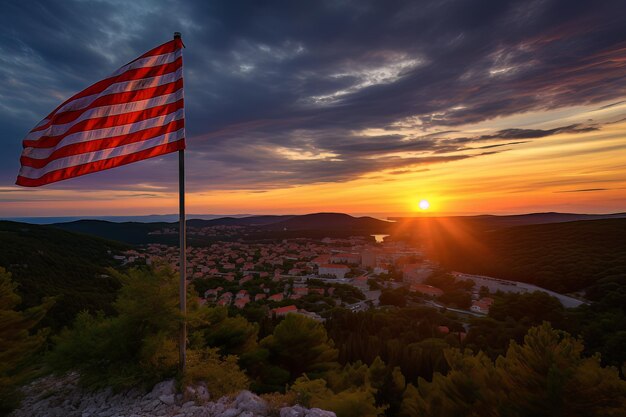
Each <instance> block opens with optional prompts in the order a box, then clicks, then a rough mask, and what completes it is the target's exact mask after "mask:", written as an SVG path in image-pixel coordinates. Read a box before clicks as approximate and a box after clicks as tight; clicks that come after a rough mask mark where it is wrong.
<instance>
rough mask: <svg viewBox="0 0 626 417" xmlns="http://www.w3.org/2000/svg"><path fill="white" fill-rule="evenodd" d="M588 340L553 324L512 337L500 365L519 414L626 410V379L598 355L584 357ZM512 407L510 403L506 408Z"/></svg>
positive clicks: (503, 383)
mask: <svg viewBox="0 0 626 417" xmlns="http://www.w3.org/2000/svg"><path fill="white" fill-rule="evenodd" d="M583 349H584V347H583V344H582V342H581V341H580V340H577V339H574V338H573V337H572V336H570V335H569V334H567V333H565V332H562V331H557V330H554V329H552V327H551V326H550V325H549V324H548V323H544V324H542V325H541V326H538V327H534V328H532V329H530V330H529V331H528V334H527V335H526V337H525V338H524V344H523V345H519V344H517V343H515V342H512V343H511V345H510V347H509V349H508V351H507V354H506V356H505V357H504V358H499V359H498V360H497V362H496V367H497V370H498V374H499V380H500V386H501V387H502V389H503V390H504V391H505V392H506V393H507V400H508V401H507V405H508V406H509V407H510V409H511V411H512V412H513V414H514V415H519V416H526V415H534V416H546V417H548V416H572V415H581V416H600V415H607V416H610V415H620V414H619V413H620V412H621V413H622V414H621V415H626V412H624V410H626V382H624V381H622V380H620V379H619V377H618V375H617V371H616V370H615V369H614V368H602V367H601V366H600V358H599V356H594V357H591V358H584V357H583V356H582V352H583ZM507 408H508V407H507Z"/></svg>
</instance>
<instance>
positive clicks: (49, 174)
mask: <svg viewBox="0 0 626 417" xmlns="http://www.w3.org/2000/svg"><path fill="white" fill-rule="evenodd" d="M182 47H183V44H182V41H181V39H180V38H177V39H174V40H172V41H170V42H167V43H164V44H163V45H161V46H158V47H156V48H154V49H152V50H151V51H149V52H146V53H145V54H143V55H142V56H140V57H139V58H137V59H135V60H134V61H132V62H130V63H128V64H126V65H124V66H123V67H122V68H120V69H118V70H117V71H115V72H114V73H113V74H112V75H111V76H110V77H108V78H106V79H104V80H102V81H99V82H97V83H95V84H93V85H92V86H90V87H87V88H86V89H85V90H83V91H81V92H80V93H77V94H75V95H74V96H73V97H71V98H69V99H68V100H67V101H65V102H64V103H62V104H61V105H60V106H59V107H57V108H56V109H55V110H54V111H53V112H52V113H50V114H49V115H48V116H47V117H46V118H45V119H43V120H42V121H41V122H39V124H37V126H35V128H33V130H31V131H30V132H29V133H28V135H27V136H26V138H25V139H24V141H23V147H24V150H23V151H22V157H21V158H20V162H21V165H22V166H21V168H20V172H19V175H18V177H17V181H16V184H18V185H22V186H25V187H38V186H40V185H44V184H49V183H52V182H56V181H61V180H65V179H68V178H73V177H78V176H80V175H85V174H89V173H91V172H96V171H102V170H105V169H110V168H114V167H117V166H120V165H126V164H130V163H132V162H137V161H140V160H143V159H147V158H152V157H155V156H159V155H163V154H167V153H170V152H176V151H179V150H182V149H185V117H184V116H185V113H184V102H183V73H182V71H183V61H182Z"/></svg>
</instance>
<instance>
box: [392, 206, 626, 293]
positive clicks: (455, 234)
mask: <svg viewBox="0 0 626 417" xmlns="http://www.w3.org/2000/svg"><path fill="white" fill-rule="evenodd" d="M420 226H421V227H419V228H416V229H414V230H413V231H411V232H405V233H404V234H403V236H404V238H407V237H408V236H410V237H411V239H414V240H416V241H419V242H422V243H423V244H424V245H425V248H426V250H427V252H428V253H429V255H430V256H431V257H432V258H434V259H436V260H438V261H439V262H441V263H442V265H444V266H445V267H446V268H449V269H452V270H458V271H462V272H468V273H475V274H483V275H489V276H494V277H499V278H505V279H511V280H515V281H522V282H528V283H532V284H536V285H539V286H541V287H545V288H548V289H551V290H554V291H557V292H575V291H580V290H583V289H587V288H589V287H591V286H594V285H596V284H597V283H599V282H603V281H606V280H607V279H609V280H621V281H623V282H622V284H621V285H623V286H624V288H626V239H624V236H626V219H624V218H614V219H602V220H585V221H575V222H563V223H550V224H534V225H525V226H515V227H503V228H498V229H492V230H485V228H484V227H483V225H476V224H470V223H463V222H454V221H443V220H440V221H431V222H428V223H422V224H421V225H420Z"/></svg>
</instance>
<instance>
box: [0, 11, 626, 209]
mask: <svg viewBox="0 0 626 417" xmlns="http://www.w3.org/2000/svg"><path fill="white" fill-rule="evenodd" d="M174 31H180V32H182V34H183V41H184V43H185V45H186V49H185V50H184V53H183V54H184V77H185V105H186V106H185V107H186V108H185V112H186V130H187V151H186V176H187V180H186V186H187V194H186V198H187V212H189V213H197V214H200V213H220V214H236V213H258V214H266V213H274V214H299V213H312V212H321V211H333V212H346V213H350V214H357V215H365V214H367V215H376V216H381V217H384V216H386V215H420V214H427V213H426V212H423V211H421V210H420V208H419V201H421V200H428V201H429V202H430V208H429V210H428V213H429V214H482V213H491V214H509V213H528V212H545V211H560V212H577V213H610V212H623V211H626V3H625V2H623V1H602V0H599V1H593V2H591V1H572V0H522V1H507V0H495V1H491V0H447V1H442V0H435V1H391V0H390V1H362V0H354V1H342V0H334V1H292V0H285V1H237V0H233V1H204V0H192V1H185V0H177V1H147V0H146V1H141V0H136V1H132V2H130V1H117V0H100V1H86V0H74V1H73V0H46V1H29V0H19V1H12V0H8V1H7V0H3V1H2V2H1V3H0V146H1V149H2V151H0V216H2V217H12V216H80V215H85V216H86V215H90V216H92V215H139V214H165V213H176V212H177V210H178V206H177V204H178V195H177V193H178V188H177V187H178V176H177V175H178V165H177V156H176V155H175V154H170V155H167V156H163V157H159V158H153V159H150V160H146V161H142V162H140V163H136V164H131V165H127V166H124V167H119V168H115V169H112V170H108V171H103V172H99V173H95V174H90V175H87V176H84V177H80V178H75V179H70V180H66V181H62V182H59V183H56V184H51V185H47V186H43V187H38V188H21V187H18V186H16V185H14V182H15V177H16V175H17V172H18V170H19V156H20V153H21V141H22V139H23V138H24V136H25V135H26V134H27V133H28V131H29V130H30V129H31V128H32V127H34V126H35V125H36V124H37V123H38V122H39V120H41V119H42V118H43V117H44V116H46V115H47V114H48V113H49V112H50V111H51V110H52V109H54V108H55V107H56V106H57V105H58V104H59V103H60V102H62V101H64V100H65V99H66V98H68V97H69V96H71V95H72V94H74V93H76V92H78V91H80V90H82V89H83V88H85V87H87V86H89V85H90V84H92V83H94V82H96V81H98V80H100V79H102V78H105V77H107V76H108V75H109V74H110V73H112V72H113V71H114V70H115V69H117V68H119V67H120V66H122V65H124V64H125V63H127V62H128V61H130V60H132V59H134V58H135V57H137V56H139V55H141V54H142V53H144V52H145V51H147V50H149V49H151V48H153V47H154V46H156V45H159V44H161V43H164V42H167V41H168V40H170V39H171V37H172V33H173V32H174Z"/></svg>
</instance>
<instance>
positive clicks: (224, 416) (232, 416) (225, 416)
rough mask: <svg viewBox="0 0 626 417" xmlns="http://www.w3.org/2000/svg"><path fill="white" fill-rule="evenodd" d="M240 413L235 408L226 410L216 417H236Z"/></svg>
mask: <svg viewBox="0 0 626 417" xmlns="http://www.w3.org/2000/svg"><path fill="white" fill-rule="evenodd" d="M240 413H241V410H239V409H237V408H228V409H226V410H224V411H222V412H221V413H220V414H218V415H217V417H237V416H238V415H239V414H240Z"/></svg>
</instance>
